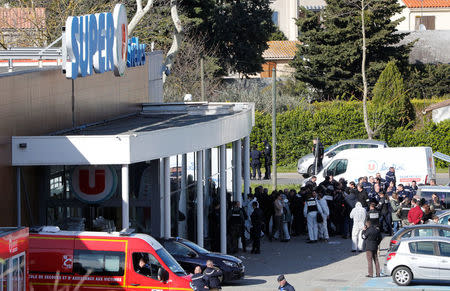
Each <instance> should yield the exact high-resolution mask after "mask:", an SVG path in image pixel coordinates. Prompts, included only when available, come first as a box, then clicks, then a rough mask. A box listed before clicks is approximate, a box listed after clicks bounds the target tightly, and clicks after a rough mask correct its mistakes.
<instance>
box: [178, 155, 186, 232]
mask: <svg viewBox="0 0 450 291" xmlns="http://www.w3.org/2000/svg"><path fill="white" fill-rule="evenodd" d="M180 179H181V186H180V188H181V191H180V204H179V206H178V207H179V209H180V212H182V213H183V214H184V216H185V217H186V218H185V219H184V220H183V221H180V222H178V235H179V236H180V237H182V238H187V223H186V222H187V196H186V195H187V188H186V180H187V155H186V154H182V155H181V178H180Z"/></svg>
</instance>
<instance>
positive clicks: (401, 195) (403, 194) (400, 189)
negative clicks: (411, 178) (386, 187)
mask: <svg viewBox="0 0 450 291" xmlns="http://www.w3.org/2000/svg"><path fill="white" fill-rule="evenodd" d="M396 193H397V195H398V199H399V200H400V201H403V200H404V199H405V198H409V199H410V200H411V199H412V198H413V196H411V195H412V192H411V191H406V189H405V188H404V186H403V184H398V186H397V191H396Z"/></svg>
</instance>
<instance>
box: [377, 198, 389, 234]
mask: <svg viewBox="0 0 450 291" xmlns="http://www.w3.org/2000/svg"><path fill="white" fill-rule="evenodd" d="M376 208H377V210H379V211H380V227H381V231H383V230H384V232H386V233H388V234H389V235H392V226H391V225H392V212H391V203H390V201H389V197H388V196H386V195H385V194H384V193H383V192H381V193H380V201H379V202H378V205H377V206H376Z"/></svg>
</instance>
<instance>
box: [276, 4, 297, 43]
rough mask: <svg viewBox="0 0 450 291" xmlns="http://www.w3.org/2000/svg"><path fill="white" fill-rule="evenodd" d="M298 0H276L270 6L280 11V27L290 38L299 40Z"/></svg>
mask: <svg viewBox="0 0 450 291" xmlns="http://www.w3.org/2000/svg"><path fill="white" fill-rule="evenodd" d="M298 5H299V4H298V0H275V1H273V2H272V3H271V5H270V8H272V10H274V11H276V12H278V28H279V29H280V30H281V31H282V32H283V33H284V35H285V36H286V37H287V38H288V40H297V37H298V27H297V25H296V24H295V21H296V18H297V17H298Z"/></svg>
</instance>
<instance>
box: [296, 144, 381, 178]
mask: <svg viewBox="0 0 450 291" xmlns="http://www.w3.org/2000/svg"><path fill="white" fill-rule="evenodd" d="M386 147H388V145H387V144H386V143H385V142H384V141H379V140H373V139H347V140H341V141H340V142H338V143H336V144H333V145H331V146H329V147H327V148H326V149H325V150H324V157H323V160H322V165H323V166H324V167H325V166H326V165H327V164H328V163H329V162H330V160H331V159H332V158H333V157H334V156H335V155H336V154H337V153H339V152H341V151H343V150H348V149H357V148H386ZM297 171H298V173H299V174H302V175H303V177H305V178H306V177H309V176H311V175H313V174H314V155H313V154H312V153H310V154H307V155H306V156H303V157H301V158H300V159H299V160H298V163H297Z"/></svg>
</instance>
